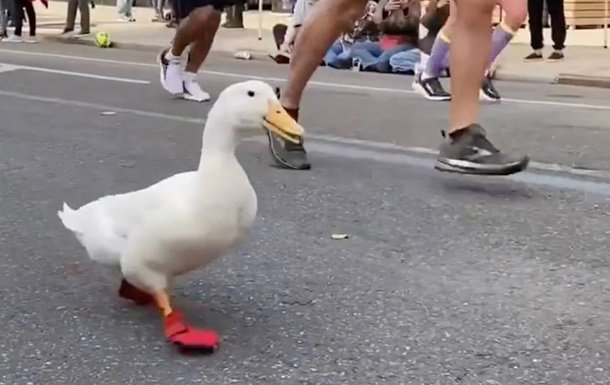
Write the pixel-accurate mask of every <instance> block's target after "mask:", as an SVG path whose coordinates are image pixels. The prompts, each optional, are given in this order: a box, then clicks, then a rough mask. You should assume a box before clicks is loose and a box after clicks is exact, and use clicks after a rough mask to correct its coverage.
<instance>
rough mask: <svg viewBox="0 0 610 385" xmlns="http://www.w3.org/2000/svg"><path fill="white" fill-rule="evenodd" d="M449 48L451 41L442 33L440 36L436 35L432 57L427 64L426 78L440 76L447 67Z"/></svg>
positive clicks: (424, 74) (431, 51)
mask: <svg viewBox="0 0 610 385" xmlns="http://www.w3.org/2000/svg"><path fill="white" fill-rule="evenodd" d="M449 47H450V44H449V39H447V37H445V35H443V33H442V32H439V34H438V35H436V39H434V44H432V49H431V50H430V57H429V58H428V63H427V64H426V70H425V71H424V73H423V76H424V78H433V77H438V76H439V75H440V73H441V71H442V70H443V69H444V67H445V60H446V58H447V56H448V55H447V53H448V52H449Z"/></svg>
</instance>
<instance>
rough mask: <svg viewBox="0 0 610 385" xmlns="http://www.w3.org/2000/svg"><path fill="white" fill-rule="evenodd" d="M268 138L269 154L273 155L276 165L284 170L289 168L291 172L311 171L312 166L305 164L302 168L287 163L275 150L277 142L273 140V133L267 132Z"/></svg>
mask: <svg viewBox="0 0 610 385" xmlns="http://www.w3.org/2000/svg"><path fill="white" fill-rule="evenodd" d="M267 137H268V139H269V153H270V154H271V157H272V158H273V159H274V160H275V163H276V164H277V165H278V166H280V167H283V168H287V169H290V170H309V169H311V164H309V163H307V164H304V165H302V166H295V165H293V164H290V163H289V162H288V161H286V160H285V159H283V158H282V157H281V156H280V155H279V154H278V152H277V151H276V150H275V145H274V143H275V141H274V140H273V138H272V137H271V133H269V132H267Z"/></svg>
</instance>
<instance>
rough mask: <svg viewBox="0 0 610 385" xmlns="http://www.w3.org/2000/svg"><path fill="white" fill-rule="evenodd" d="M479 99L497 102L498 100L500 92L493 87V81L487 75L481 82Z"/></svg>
mask: <svg viewBox="0 0 610 385" xmlns="http://www.w3.org/2000/svg"><path fill="white" fill-rule="evenodd" d="M479 94H480V96H481V99H483V100H487V101H489V102H499V101H500V99H501V98H500V93H499V92H498V90H496V87H494V84H493V82H492V81H491V78H490V77H489V76H485V79H483V83H482V84H481V91H480V92H479Z"/></svg>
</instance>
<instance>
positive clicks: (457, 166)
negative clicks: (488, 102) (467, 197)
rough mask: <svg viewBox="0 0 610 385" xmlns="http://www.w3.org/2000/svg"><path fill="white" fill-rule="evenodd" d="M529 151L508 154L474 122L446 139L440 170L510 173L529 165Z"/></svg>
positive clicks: (479, 173)
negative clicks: (524, 153)
mask: <svg viewBox="0 0 610 385" xmlns="http://www.w3.org/2000/svg"><path fill="white" fill-rule="evenodd" d="M528 163H529V158H528V157H527V156H526V155H515V154H504V153H502V152H500V150H498V149H497V148H496V147H495V146H494V145H493V144H492V143H491V142H490V141H489V140H488V139H487V138H486V136H485V130H484V129H483V127H481V126H480V125H478V124H471V125H470V126H468V127H466V128H464V129H463V130H462V131H461V132H460V133H458V135H457V136H456V137H454V138H451V139H450V140H449V141H448V142H446V143H443V144H442V145H441V148H440V153H439V156H438V159H437V161H436V165H435V166H434V168H436V169H437V170H439V171H446V172H457V173H462V174H477V175H510V174H514V173H517V172H520V171H523V170H525V169H526V168H527V165H528Z"/></svg>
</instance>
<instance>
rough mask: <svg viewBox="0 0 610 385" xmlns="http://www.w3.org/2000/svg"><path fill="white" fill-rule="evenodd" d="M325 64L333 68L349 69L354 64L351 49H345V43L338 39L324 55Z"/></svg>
mask: <svg viewBox="0 0 610 385" xmlns="http://www.w3.org/2000/svg"><path fill="white" fill-rule="evenodd" d="M324 64H326V65H327V66H329V67H332V68H337V69H348V68H350V66H351V65H352V59H351V56H350V51H349V50H344V49H343V45H342V44H341V43H339V42H338V41H336V42H334V43H333V45H331V46H330V48H329V49H328V51H327V52H326V55H324Z"/></svg>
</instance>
